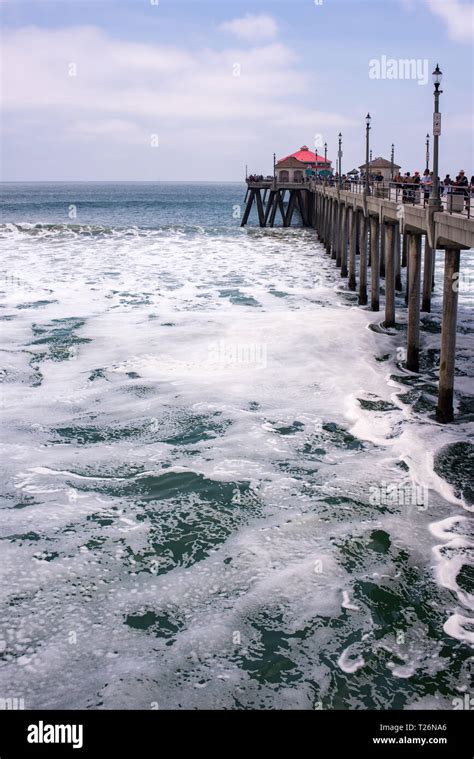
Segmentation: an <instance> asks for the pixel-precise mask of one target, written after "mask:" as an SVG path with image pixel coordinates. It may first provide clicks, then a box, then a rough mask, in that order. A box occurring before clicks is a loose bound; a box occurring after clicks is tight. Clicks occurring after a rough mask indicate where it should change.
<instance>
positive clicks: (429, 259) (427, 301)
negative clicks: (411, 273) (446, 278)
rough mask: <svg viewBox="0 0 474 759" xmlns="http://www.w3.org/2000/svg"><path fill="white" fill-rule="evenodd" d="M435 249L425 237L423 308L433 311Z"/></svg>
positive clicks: (427, 311) (423, 309)
mask: <svg viewBox="0 0 474 759" xmlns="http://www.w3.org/2000/svg"><path fill="white" fill-rule="evenodd" d="M433 263H434V261H433V251H432V250H431V248H430V245H429V242H428V238H427V237H425V253H424V256H423V298H422V302H421V310H422V311H426V313H429V312H430V311H431V291H432V289H433Z"/></svg>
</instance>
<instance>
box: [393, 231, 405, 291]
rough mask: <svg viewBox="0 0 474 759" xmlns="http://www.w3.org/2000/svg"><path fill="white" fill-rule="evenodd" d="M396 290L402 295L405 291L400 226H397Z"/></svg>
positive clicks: (395, 243)
mask: <svg viewBox="0 0 474 759" xmlns="http://www.w3.org/2000/svg"><path fill="white" fill-rule="evenodd" d="M394 245H395V290H396V291H397V292H398V293H401V292H402V290H403V285H402V272H401V261H400V224H396V225H395V242H394Z"/></svg>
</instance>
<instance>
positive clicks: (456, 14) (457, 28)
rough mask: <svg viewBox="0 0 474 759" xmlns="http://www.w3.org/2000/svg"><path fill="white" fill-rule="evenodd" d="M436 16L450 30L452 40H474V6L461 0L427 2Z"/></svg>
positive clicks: (428, 0)
mask: <svg viewBox="0 0 474 759" xmlns="http://www.w3.org/2000/svg"><path fill="white" fill-rule="evenodd" d="M426 4H427V5H428V8H429V9H430V11H431V12H432V13H434V15H435V16H438V17H439V18H441V19H442V20H443V21H444V22H445V24H446V27H447V29H448V35H449V37H450V39H452V40H454V41H455V42H472V41H473V40H474V6H473V5H472V3H471V2H470V0H469V2H467V3H465V2H461V0H426Z"/></svg>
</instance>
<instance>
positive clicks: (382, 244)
mask: <svg viewBox="0 0 474 759" xmlns="http://www.w3.org/2000/svg"><path fill="white" fill-rule="evenodd" d="M385 242H386V240H385V234H383V231H382V230H381V233H380V276H381V277H385Z"/></svg>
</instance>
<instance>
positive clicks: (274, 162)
mask: <svg viewBox="0 0 474 759" xmlns="http://www.w3.org/2000/svg"><path fill="white" fill-rule="evenodd" d="M275 167H276V154H275V153H273V187H275V186H276V168H275Z"/></svg>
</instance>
